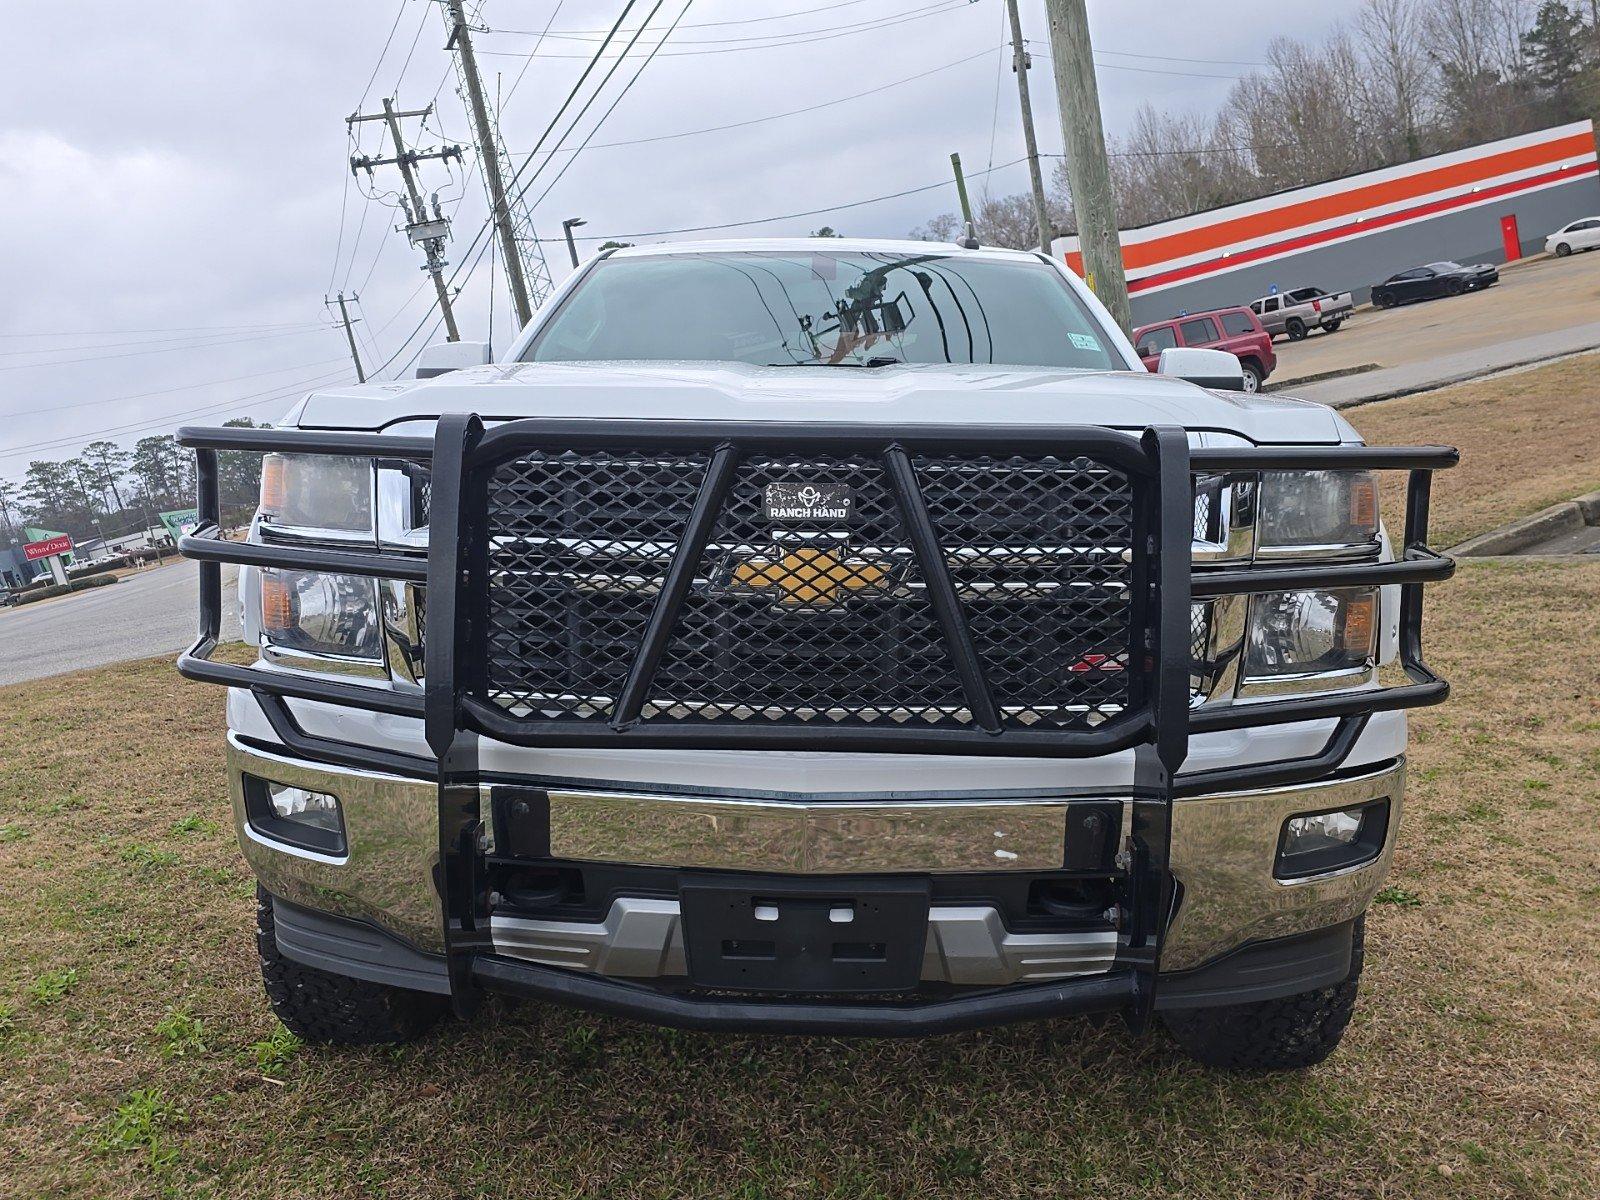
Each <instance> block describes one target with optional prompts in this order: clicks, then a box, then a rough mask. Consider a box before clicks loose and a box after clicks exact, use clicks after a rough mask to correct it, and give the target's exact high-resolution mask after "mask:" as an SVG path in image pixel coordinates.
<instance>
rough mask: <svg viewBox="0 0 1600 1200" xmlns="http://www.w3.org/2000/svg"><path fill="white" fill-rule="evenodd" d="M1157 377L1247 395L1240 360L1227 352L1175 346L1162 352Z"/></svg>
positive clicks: (1157, 367) (1157, 365)
mask: <svg viewBox="0 0 1600 1200" xmlns="http://www.w3.org/2000/svg"><path fill="white" fill-rule="evenodd" d="M1156 374H1157V375H1173V376H1176V377H1177V378H1179V379H1187V380H1188V381H1189V382H1190V383H1197V384H1199V385H1200V386H1201V387H1205V388H1215V389H1216V390H1217V391H1219V392H1242V391H1244V365H1243V364H1242V363H1240V361H1239V356H1238V355H1236V354H1229V353H1228V352H1227V351H1226V350H1202V349H1200V348H1199V347H1198V346H1174V347H1172V349H1170V350H1163V351H1162V352H1161V361H1160V362H1159V363H1157V364H1156Z"/></svg>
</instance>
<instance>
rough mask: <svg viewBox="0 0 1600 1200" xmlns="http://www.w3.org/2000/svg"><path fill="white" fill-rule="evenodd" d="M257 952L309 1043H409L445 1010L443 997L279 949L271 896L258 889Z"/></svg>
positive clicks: (274, 998) (268, 982)
mask: <svg viewBox="0 0 1600 1200" xmlns="http://www.w3.org/2000/svg"><path fill="white" fill-rule="evenodd" d="M256 953H257V954H258V955H259V956H260V958H261V982H262V984H263V986H264V987H265V988H266V992H267V1000H268V1001H269V1002H270V1003H271V1004H272V1011H273V1012H274V1013H276V1014H277V1016H278V1020H280V1021H282V1022H283V1023H284V1025H285V1026H286V1027H287V1028H288V1029H289V1031H290V1032H291V1033H294V1034H296V1035H298V1036H299V1037H301V1038H304V1039H305V1040H306V1041H308V1042H322V1043H327V1044H331V1045H336V1046H373V1045H387V1044H392V1043H395V1042H409V1041H413V1040H414V1039H416V1038H419V1037H421V1036H422V1035H423V1034H424V1033H426V1032H427V1031H428V1030H429V1029H430V1028H431V1027H432V1026H433V1024H434V1022H436V1021H437V1020H438V1019H439V1018H440V1017H441V1016H442V1015H443V1014H444V1011H445V1000H444V997H443V996H435V995H433V994H431V993H429V992H414V991H410V990H408V989H406V988H395V987H388V986H386V985H384V984H381V983H368V982H367V981H365V980H362V979H351V978H350V977H348V976H346V975H335V974H333V973H331V972H329V971H319V970H317V969H316V968H315V967H308V966H305V965H304V964H302V963H297V962H295V961H293V960H292V959H288V958H285V957H284V956H283V954H282V952H281V951H280V950H279V949H278V938H277V930H276V924H275V921H274V918H273V913H272V897H271V896H270V895H269V894H268V893H267V892H266V890H265V889H263V888H260V887H258V888H256Z"/></svg>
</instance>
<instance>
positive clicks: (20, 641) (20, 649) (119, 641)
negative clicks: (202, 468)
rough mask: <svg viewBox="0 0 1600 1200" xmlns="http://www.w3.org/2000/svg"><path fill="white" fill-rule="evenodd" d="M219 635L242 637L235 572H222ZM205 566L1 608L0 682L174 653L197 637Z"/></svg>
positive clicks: (180, 566)
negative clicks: (197, 615)
mask: <svg viewBox="0 0 1600 1200" xmlns="http://www.w3.org/2000/svg"><path fill="white" fill-rule="evenodd" d="M222 571H223V573H222V614H223V620H222V632H223V637H224V639H225V640H226V639H230V638H237V637H238V636H239V603H238V590H237V586H236V582H237V579H236V571H235V568H233V567H224V568H223V569H222ZM199 580H200V565H199V564H198V563H194V562H189V561H187V560H184V561H180V562H176V563H172V564H170V565H168V566H164V567H158V568H156V569H155V570H152V571H145V572H141V573H136V574H133V575H127V576H124V577H123V578H122V579H121V580H120V581H119V582H117V583H114V584H112V585H111V586H110V587H103V588H96V589H95V590H93V591H89V592H76V593H74V594H73V595H70V596H62V597H60V598H59V599H56V600H43V601H40V602H39V603H37V604H25V605H23V606H22V607H21V608H0V685H4V684H8V683H21V682H23V681H24V680H28V679H41V678H43V677H45V676H47V675H60V674H62V673H63V672H66V671H77V670H81V669H82V668H85V667H99V666H104V665H106V664H107V663H114V662H125V661H127V660H128V659H133V658H148V657H150V656H151V655H155V654H174V655H175V654H177V653H178V651H180V650H182V649H184V648H185V647H186V646H188V645H189V644H190V643H191V642H193V641H194V639H195V632H196V609H197V606H198V605H199V602H200V599H199Z"/></svg>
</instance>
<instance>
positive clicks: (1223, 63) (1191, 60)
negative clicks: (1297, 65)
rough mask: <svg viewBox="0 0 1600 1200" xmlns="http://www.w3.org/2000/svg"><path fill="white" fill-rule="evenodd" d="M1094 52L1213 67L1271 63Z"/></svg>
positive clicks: (1264, 65) (1260, 65) (1258, 65)
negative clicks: (1205, 64)
mask: <svg viewBox="0 0 1600 1200" xmlns="http://www.w3.org/2000/svg"><path fill="white" fill-rule="evenodd" d="M1095 53H1096V54H1109V55H1111V56H1112V57H1113V58H1148V59H1153V60H1154V61H1156V62H1181V63H1208V64H1210V65H1211V66H1214V67H1270V66H1272V64H1271V63H1264V62H1249V61H1245V60H1242V59H1236V58H1180V57H1178V56H1177V55H1173V54H1143V53H1140V52H1137V51H1134V50H1106V49H1104V48H1102V47H1096V48H1095Z"/></svg>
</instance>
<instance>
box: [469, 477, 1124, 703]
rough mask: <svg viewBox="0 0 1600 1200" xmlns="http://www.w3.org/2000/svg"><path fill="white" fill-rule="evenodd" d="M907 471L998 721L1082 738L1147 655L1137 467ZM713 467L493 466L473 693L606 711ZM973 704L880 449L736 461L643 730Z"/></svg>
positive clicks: (503, 700) (1120, 696) (1120, 698)
mask: <svg viewBox="0 0 1600 1200" xmlns="http://www.w3.org/2000/svg"><path fill="white" fill-rule="evenodd" d="M912 461H913V464H914V467H915V474H916V478H917V483H918V485H919V487H920V489H921V492H922V496H923V501H924V503H925V504H926V506H927V509H928V512H929V515H930V517H931V519H932V522H933V526H934V529H935V531H936V533H937V536H938V539H939V542H940V550H941V553H942V555H943V556H944V559H945V561H946V563H947V564H948V566H949V570H950V574H951V579H952V582H953V583H954V585H955V589H956V593H957V596H958V598H959V602H960V605H961V608H962V610H963V613H964V615H965V617H966V621H967V624H968V626H969V628H970V630H971V635H972V640H973V643H974V648H975V650H976V654H977V657H978V659H979V661H980V663H981V666H982V669H983V672H984V674H985V676H986V678H987V681H988V684H989V687H990V690H991V691H992V693H993V695H994V697H995V701H996V703H997V705H998V706H999V707H1000V709H1001V717H1002V722H1003V724H1005V725H1006V726H1009V727H1016V726H1035V727H1043V728H1056V729H1073V728H1085V727H1092V726H1094V725H1097V724H1099V723H1100V722H1101V721H1103V720H1105V719H1106V718H1108V717H1110V716H1113V715H1115V714H1117V713H1119V712H1121V711H1123V710H1124V709H1125V708H1126V707H1128V706H1130V704H1132V703H1133V700H1134V697H1133V689H1134V688H1136V687H1141V686H1142V669H1143V659H1144V654H1143V651H1142V649H1141V650H1139V651H1138V652H1137V653H1134V652H1133V648H1132V647H1130V639H1131V637H1132V632H1131V631H1132V629H1133V621H1134V611H1133V609H1134V606H1133V588H1134V586H1135V575H1134V565H1133V559H1134V555H1133V554H1132V552H1131V541H1132V525H1133V495H1132V488H1131V486H1130V483H1129V481H1128V479H1127V477H1126V476H1125V475H1124V474H1122V473H1121V472H1119V471H1117V470H1114V469H1111V468H1109V467H1107V466H1105V465H1103V464H1100V463H1098V462H1095V461H1093V460H1090V459H1088V458H1081V457H1080V458H1054V457H1045V456H1040V457H1027V458H1022V457H982V456H978V455H973V456H970V457H969V456H963V457H959V458H955V457H914V458H913V460H912ZM708 464H709V455H708V454H697V453H672V454H664V453H662V452H659V451H654V452H643V451H640V452H631V451H621V450H593V451H562V452H549V453H542V452H540V453H532V454H528V455H525V456H523V457H520V458H517V459H515V460H513V461H511V462H508V463H504V464H502V465H501V466H499V467H498V468H496V470H495V472H494V474H493V475H492V477H491V480H490V483H489V492H488V524H489V531H488V532H489V552H488V597H487V613H486V618H487V619H486V622H485V643H486V649H487V661H486V669H485V672H484V676H483V687H484V691H485V692H486V695H485V698H486V699H488V700H490V701H491V702H493V703H495V704H497V705H499V706H500V707H501V708H503V709H504V710H506V711H507V712H509V713H511V714H513V715H516V716H523V717H528V718H537V719H541V720H573V721H584V720H588V721H603V720H606V719H609V718H610V717H611V716H612V715H613V706H614V703H615V700H616V697H617V696H618V695H619V693H620V691H621V689H622V686H623V682H624V680H625V679H626V678H627V676H628V672H629V669H630V667H631V666H632V664H633V661H634V657H635V655H636V653H637V652H638V650H639V647H640V643H641V640H642V637H643V633H644V629H645V625H646V623H647V621H648V619H649V616H650V613H651V610H652V608H653V606H654V604H655V600H656V596H657V594H658V592H659V591H660V588H661V586H662V582H663V580H664V579H665V577H666V575H667V571H668V568H669V566H670V564H671V562H672V557H673V553H674V551H675V549H676V547H677V544H678V541H679V539H680V538H681V537H682V535H683V532H684V529H685V527H686V525H687V523H688V520H689V515H690V512H691V510H692V508H693V506H694V503H695V498H696V495H697V493H698V490H699V487H700V484H701V483H702V481H703V480H704V478H705V476H706V472H707V469H708ZM802 493H803V494H802ZM808 502H809V503H811V504H812V507H807V504H808ZM1130 668H1131V669H1130ZM966 705H967V702H966V698H965V693H964V691H963V688H962V684H961V681H960V679H959V677H958V675H957V673H956V669H955V665H954V659H953V657H952V655H951V652H950V649H949V647H948V645H947V644H946V641H945V637H944V634H943V632H942V630H941V628H940V625H939V623H938V621H937V619H936V617H935V612H934V608H933V607H932V605H931V604H930V602H929V599H928V595H927V588H926V583H925V581H924V579H923V578H922V575H921V572H920V571H919V569H918V565H917V562H916V557H915V555H914V553H913V551H912V549H911V544H910V542H909V540H908V538H907V536H906V533H905V530H904V528H903V526H902V522H901V518H900V513H899V509H898V505H897V503H896V500H895V497H894V494H893V492H892V490H891V487H890V484H889V481H888V480H887V479H886V478H885V476H884V470H883V467H882V465H881V464H880V462H879V461H878V459H877V458H876V457H875V456H872V455H868V454H861V455H832V456H827V455H820V454H809V455H804V456H801V455H767V456H761V455H752V456H750V457H748V458H746V459H745V460H744V461H743V462H741V464H740V465H739V467H738V468H737V474H736V476H735V479H734V483H733V486H732V489H731V491H730V493H729V494H728V496H727V497H726V500H725V502H724V504H723V505H722V508H721V511H720V512H719V513H718V514H717V517H716V520H715V523H714V528H713V530H712V534H711V537H710V541H709V544H708V545H707V547H706V550H705V551H704V553H703V554H702V555H701V556H700V561H699V563H698V564H697V566H696V569H695V571H694V582H693V585H692V588H691V591H690V594H689V596H688V598H687V600H686V601H685V603H684V605H683V608H682V611H681V613H680V615H679V618H678V621H677V624H676V627H675V628H674V629H673V630H672V633H671V637H670V639H669V641H668V642H667V645H666V650H665V654H664V656H663V658H662V660H661V663H660V666H659V669H658V670H657V672H656V674H655V677H654V682H653V685H652V687H651V689H650V693H649V696H648V697H647V700H646V703H645V707H644V710H643V713H642V717H643V719H644V720H646V721H648V722H651V723H655V724H658V725H659V724H667V723H672V722H677V721H689V720H692V721H696V722H706V721H711V722H717V723H722V724H728V723H736V724H768V725H771V724H779V725H783V724H789V725H793V724H820V723H826V724H834V725H841V726H855V727H861V726H874V725H880V724H901V725H926V726H934V727H940V726H942V727H966V726H970V725H971V724H972V723H973V718H972V714H971V713H970V712H969V711H968V709H967V706H966Z"/></svg>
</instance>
